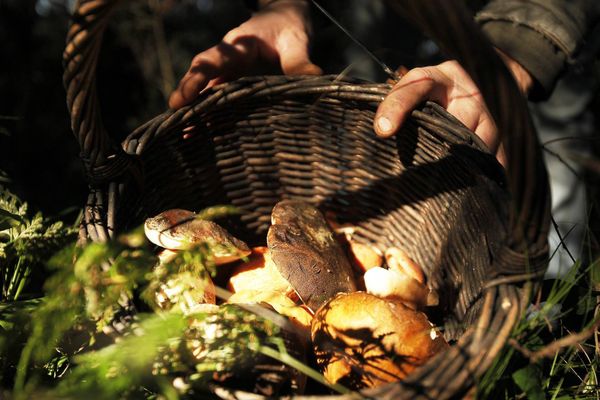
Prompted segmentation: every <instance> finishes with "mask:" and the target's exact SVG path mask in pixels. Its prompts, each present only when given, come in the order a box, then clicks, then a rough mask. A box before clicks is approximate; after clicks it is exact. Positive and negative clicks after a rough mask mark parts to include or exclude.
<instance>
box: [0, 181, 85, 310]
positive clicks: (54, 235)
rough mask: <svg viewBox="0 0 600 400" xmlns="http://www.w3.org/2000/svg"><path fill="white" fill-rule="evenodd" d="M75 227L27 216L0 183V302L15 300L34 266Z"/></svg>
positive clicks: (24, 206)
mask: <svg viewBox="0 0 600 400" xmlns="http://www.w3.org/2000/svg"><path fill="white" fill-rule="evenodd" d="M75 233H76V231H75V228H73V227H65V226H64V224H63V223H62V222H54V223H52V222H51V221H50V220H48V219H46V218H44V217H43V216H42V214H41V213H37V214H35V215H34V216H33V217H30V216H29V215H28V212H27V203H23V202H21V201H20V200H19V199H18V198H17V197H16V196H14V195H13V194H12V193H10V192H9V191H8V190H6V189H4V188H3V187H2V186H0V288H1V291H0V301H2V300H5V301H7V300H8V301H13V300H18V299H19V297H20V296H21V294H22V293H23V292H24V291H25V290H26V286H27V283H28V281H29V278H30V276H31V273H32V271H33V269H34V268H41V266H40V265H41V264H42V263H43V262H44V261H45V260H46V259H47V258H48V257H49V256H50V255H51V254H52V253H54V252H55V251H57V250H59V249H60V248H61V247H62V246H64V245H65V244H66V243H68V242H69V241H72V240H73V239H74V238H75Z"/></svg>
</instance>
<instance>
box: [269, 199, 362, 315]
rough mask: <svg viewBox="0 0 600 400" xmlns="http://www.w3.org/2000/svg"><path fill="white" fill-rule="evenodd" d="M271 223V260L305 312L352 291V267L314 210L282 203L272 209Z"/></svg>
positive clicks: (301, 203)
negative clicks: (293, 290) (300, 301)
mask: <svg viewBox="0 0 600 400" xmlns="http://www.w3.org/2000/svg"><path fill="white" fill-rule="evenodd" d="M271 223H272V225H271V227H270V228H269V232H268V234H267V245H268V247H269V251H270V252H271V257H272V259H273V261H274V263H275V265H276V267H277V269H278V270H279V272H280V274H281V275H282V276H283V277H284V278H285V279H286V280H287V281H288V282H289V283H290V284H291V286H292V287H293V288H294V289H295V290H296V292H297V293H298V296H299V297H300V299H301V300H302V301H303V302H304V303H305V304H306V305H307V306H308V308H309V309H311V310H313V311H314V310H316V309H318V308H319V307H320V306H321V305H322V304H323V303H325V302H326V301H327V300H329V299H330V298H331V297H333V296H334V295H335V294H337V293H339V292H353V291H355V290H356V284H355V282H354V277H353V272H352V266H351V265H350V262H349V261H348V258H347V257H346V255H345V254H344V251H343V249H342V247H341V246H340V244H339V243H338V242H337V241H336V240H335V238H334V233H333V232H332V230H331V229H330V228H329V226H328V225H327V222H326V221H325V218H324V217H323V214H321V212H320V211H319V210H318V209H317V208H316V207H314V206H312V205H310V204H307V203H304V202H301V201H295V200H282V201H280V202H279V203H277V204H276V205H275V207H274V208H273V212H272V214H271Z"/></svg>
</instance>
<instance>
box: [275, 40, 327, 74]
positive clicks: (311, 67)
mask: <svg viewBox="0 0 600 400" xmlns="http://www.w3.org/2000/svg"><path fill="white" fill-rule="evenodd" d="M291 35H293V33H290V34H288V35H283V36H282V37H281V39H280V40H279V41H278V46H277V47H278V52H279V63H280V64H281V70H282V71H283V73H284V74H285V75H321V74H322V73H323V70H321V68H320V67H319V66H318V65H316V64H313V63H312V61H310V58H309V57H308V43H307V40H298V38H294V37H290V36H291ZM294 39H296V40H294Z"/></svg>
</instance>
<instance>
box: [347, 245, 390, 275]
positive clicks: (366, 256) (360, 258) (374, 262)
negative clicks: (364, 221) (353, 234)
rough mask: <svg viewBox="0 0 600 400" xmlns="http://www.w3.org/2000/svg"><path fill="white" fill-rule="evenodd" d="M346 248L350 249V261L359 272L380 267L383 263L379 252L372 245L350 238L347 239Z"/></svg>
mask: <svg viewBox="0 0 600 400" xmlns="http://www.w3.org/2000/svg"><path fill="white" fill-rule="evenodd" d="M348 249H349V250H350V261H351V262H352V264H353V265H354V266H355V267H356V269H357V270H358V271H360V272H365V271H368V270H370V269H371V268H376V267H381V264H383V257H382V255H381V253H380V252H379V251H378V250H377V248H375V247H373V246H369V245H368V244H364V243H360V242H357V241H356V240H352V239H351V240H348Z"/></svg>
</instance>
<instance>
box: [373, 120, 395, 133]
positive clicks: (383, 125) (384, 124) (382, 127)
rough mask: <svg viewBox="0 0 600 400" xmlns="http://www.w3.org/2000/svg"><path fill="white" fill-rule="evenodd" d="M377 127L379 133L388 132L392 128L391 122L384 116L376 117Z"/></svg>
mask: <svg viewBox="0 0 600 400" xmlns="http://www.w3.org/2000/svg"><path fill="white" fill-rule="evenodd" d="M377 127H378V128H379V131H380V132H381V133H389V132H390V131H391V130H392V123H391V122H390V120H389V119H387V118H386V117H379V118H377Z"/></svg>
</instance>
